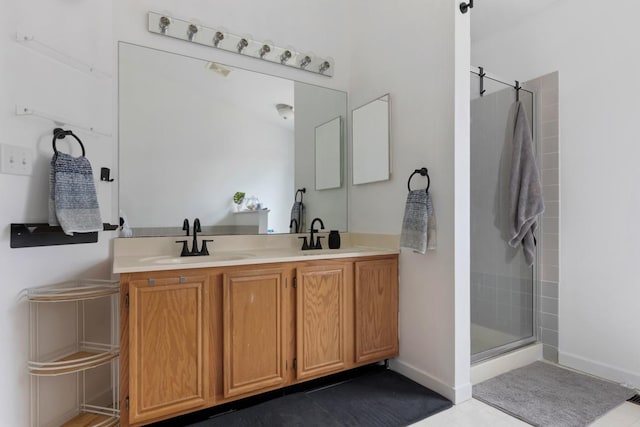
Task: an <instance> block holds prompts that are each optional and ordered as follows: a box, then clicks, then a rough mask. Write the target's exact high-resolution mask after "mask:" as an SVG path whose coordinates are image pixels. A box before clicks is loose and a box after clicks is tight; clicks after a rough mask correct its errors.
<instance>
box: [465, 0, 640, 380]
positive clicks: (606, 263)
mask: <svg viewBox="0 0 640 427" xmlns="http://www.w3.org/2000/svg"><path fill="white" fill-rule="evenodd" d="M489 6H490V5H489V4H488V3H487V4H485V5H478V8H476V9H477V10H476V9H474V13H476V12H478V11H480V10H481V8H483V7H489ZM483 13H489V14H490V13H491V11H490V9H486V10H485V11H483ZM638 14H640V4H638V2H635V1H632V0H624V1H619V2H616V3H615V5H613V4H611V3H608V2H581V1H577V0H563V1H557V2H555V3H553V4H552V5H551V6H549V7H548V8H547V9H546V10H544V11H542V12H540V13H538V14H536V15H534V16H532V17H530V18H529V19H525V20H519V21H518V22H517V25H514V26H512V27H511V28H510V29H507V30H505V31H503V32H501V33H499V34H496V35H494V36H490V37H488V38H486V39H483V40H477V41H474V43H473V44H472V62H473V64H474V65H482V66H484V67H485V69H486V70H488V71H490V72H492V73H496V74H499V75H502V76H505V77H508V78H511V79H519V80H528V79H531V78H534V77H537V76H541V75H543V74H547V73H549V72H553V71H558V72H559V81H560V83H559V89H560V93H559V106H560V110H559V117H560V129H559V135H560V199H561V201H560V281H559V282H560V285H559V301H560V307H559V311H560V312H559V316H560V325H559V329H560V331H559V332H560V342H559V352H560V363H562V364H566V365H568V366H571V367H574V368H578V369H582V370H585V371H587V372H590V373H593V374H596V375H600V376H604V377H607V378H610V379H612V380H616V381H621V382H626V383H629V384H632V385H635V386H636V387H637V386H640V340H639V339H638V337H639V336H640V324H639V323H638V322H637V313H638V301H640V286H639V285H638V268H637V264H638V259H640V246H638V244H637V241H638V237H639V236H638V231H637V227H636V226H635V224H636V222H637V218H636V217H637V212H638V211H639V210H640V192H639V191H638V189H637V183H638V182H640V169H639V168H638V167H637V158H638V156H639V155H640V145H638V143H637V130H636V128H635V123H636V122H637V118H638V117H639V116H640V106H638V103H637V102H636V99H635V97H634V94H637V93H639V92H640V80H639V79H638V78H637V76H636V74H637V73H636V71H637V70H638V68H640V57H638V55H636V54H635V53H634V51H633V49H632V40H636V39H637V34H638V33H637V16H638Z"/></svg>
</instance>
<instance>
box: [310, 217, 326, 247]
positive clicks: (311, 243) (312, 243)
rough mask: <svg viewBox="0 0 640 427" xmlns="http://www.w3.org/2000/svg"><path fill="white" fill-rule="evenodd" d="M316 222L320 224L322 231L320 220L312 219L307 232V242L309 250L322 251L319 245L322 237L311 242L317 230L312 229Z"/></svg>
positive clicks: (322, 226)
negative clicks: (308, 235)
mask: <svg viewBox="0 0 640 427" xmlns="http://www.w3.org/2000/svg"><path fill="white" fill-rule="evenodd" d="M316 221H319V222H320V229H321V230H324V223H323V222H322V220H321V219H320V218H313V221H311V230H309V234H310V237H309V240H310V241H309V249H322V245H321V244H320V239H321V238H322V237H323V236H317V237H316V241H315V242H314V240H313V234H314V233H317V232H318V230H317V229H315V228H313V226H314V225H315V223H316Z"/></svg>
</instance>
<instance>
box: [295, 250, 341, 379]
mask: <svg viewBox="0 0 640 427" xmlns="http://www.w3.org/2000/svg"><path fill="white" fill-rule="evenodd" d="M350 267H351V266H350V265H349V264H346V263H338V264H328V265H323V264H320V265H316V266H312V267H307V266H304V267H300V268H298V270H297V292H296V310H297V322H296V326H297V334H296V343H297V346H296V347H297V352H296V353H297V354H296V361H297V363H296V365H297V370H296V376H297V378H298V379H308V378H313V377H318V376H321V375H325V374H329V373H332V372H336V371H340V370H342V369H344V368H345V367H346V362H347V356H346V347H347V344H346V341H345V339H346V333H347V331H346V329H347V310H348V308H347V301H346V300H347V290H348V288H349V287H350V281H349V272H350Z"/></svg>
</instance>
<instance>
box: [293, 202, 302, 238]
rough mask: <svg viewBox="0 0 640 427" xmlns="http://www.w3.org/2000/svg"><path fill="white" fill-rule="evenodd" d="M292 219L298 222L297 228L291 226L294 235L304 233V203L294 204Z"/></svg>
mask: <svg viewBox="0 0 640 427" xmlns="http://www.w3.org/2000/svg"><path fill="white" fill-rule="evenodd" d="M291 219H292V220H294V219H295V220H296V224H297V229H296V226H295V225H293V224H291V225H292V227H290V228H291V230H293V232H294V233H303V232H304V204H303V203H302V202H293V206H292V207H291Z"/></svg>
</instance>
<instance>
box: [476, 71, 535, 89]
mask: <svg viewBox="0 0 640 427" xmlns="http://www.w3.org/2000/svg"><path fill="white" fill-rule="evenodd" d="M469 71H470V72H471V74H475V75H476V76H478V77H480V80H481V81H482V79H489V80H493V81H494V82H497V83H501V84H503V85H505V86H511V87H512V88H514V89H515V90H516V91H521V90H523V91H525V92H529V93H530V94H531V95H533V92H532V91H530V90H527V89H524V88H523V87H522V86H520V82H519V81H518V80H514V83H515V84H511V83H507V82H505V81H504V80H501V79H500V78H498V77H496V76H494V75H490V74H489V73H487V72H486V71H485V70H484V68H483V67H471V69H470V70H469ZM482 86H484V85H482ZM484 92H485V91H484V87H481V88H480V96H482V95H484Z"/></svg>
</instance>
